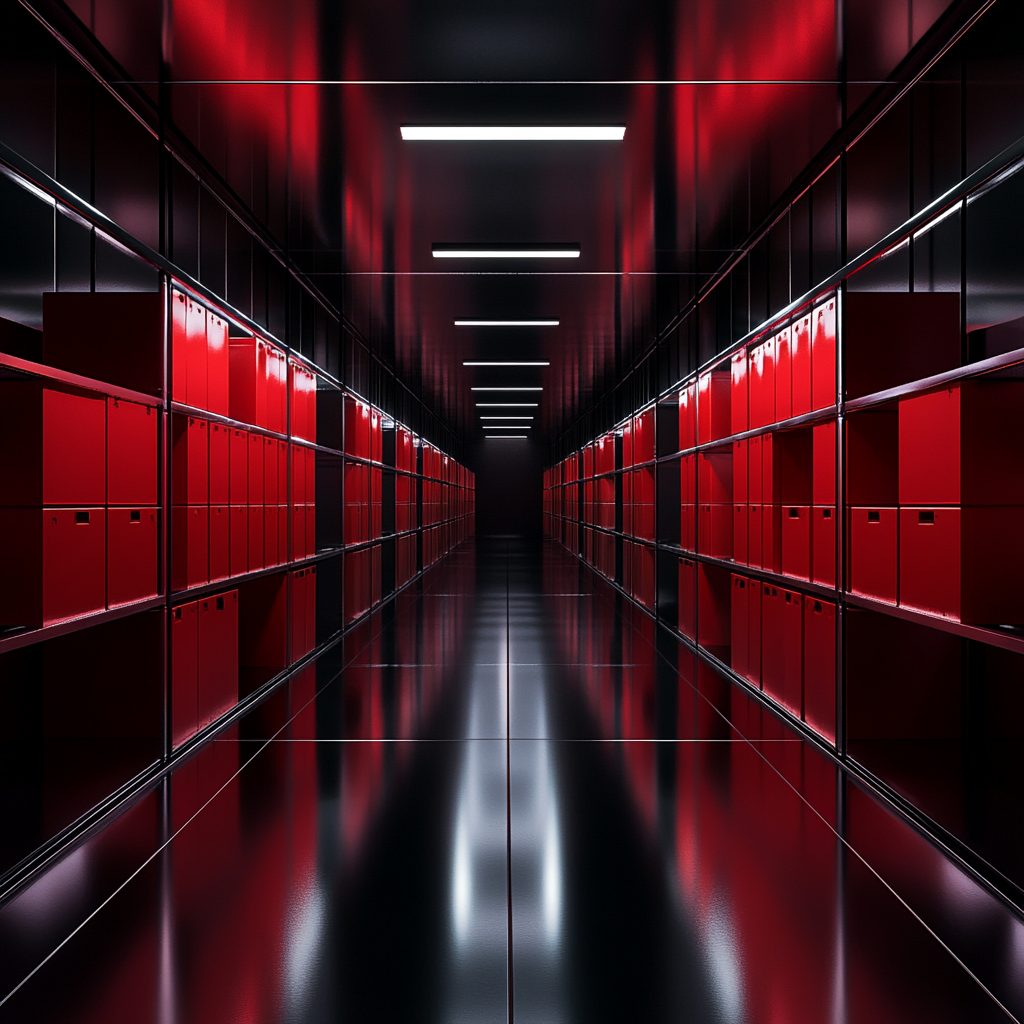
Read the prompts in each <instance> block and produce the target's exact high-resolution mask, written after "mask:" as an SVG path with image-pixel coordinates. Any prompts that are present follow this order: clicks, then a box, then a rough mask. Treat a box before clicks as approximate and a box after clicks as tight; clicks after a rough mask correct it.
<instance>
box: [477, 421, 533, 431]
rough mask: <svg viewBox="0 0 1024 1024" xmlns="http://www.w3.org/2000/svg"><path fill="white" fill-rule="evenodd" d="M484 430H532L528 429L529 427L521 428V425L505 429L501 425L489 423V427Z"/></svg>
mask: <svg viewBox="0 0 1024 1024" xmlns="http://www.w3.org/2000/svg"><path fill="white" fill-rule="evenodd" d="M483 429H484V430H530V429H531V428H530V427H527V426H520V425H519V424H516V425H515V426H512V425H511V424H510V425H509V426H507V427H503V426H502V425H501V424H500V423H488V424H487V426H486V427H484V428H483Z"/></svg>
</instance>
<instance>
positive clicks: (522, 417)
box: [480, 416, 533, 420]
mask: <svg viewBox="0 0 1024 1024" xmlns="http://www.w3.org/2000/svg"><path fill="white" fill-rule="evenodd" d="M480 419H482V420H532V419H533V417H532V416H481V417H480Z"/></svg>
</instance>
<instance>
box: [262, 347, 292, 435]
mask: <svg viewBox="0 0 1024 1024" xmlns="http://www.w3.org/2000/svg"><path fill="white" fill-rule="evenodd" d="M266 426H267V428H268V429H270V430H276V431H277V432H278V433H279V434H283V433H285V432H286V431H287V430H288V359H287V356H285V354H284V352H282V351H281V350H280V349H279V348H278V347H277V346H276V345H268V346H267V422H266Z"/></svg>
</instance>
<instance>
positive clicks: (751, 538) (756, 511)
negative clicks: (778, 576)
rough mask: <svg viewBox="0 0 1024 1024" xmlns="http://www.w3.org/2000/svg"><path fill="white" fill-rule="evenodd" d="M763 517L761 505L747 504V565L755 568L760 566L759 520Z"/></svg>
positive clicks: (760, 538)
mask: <svg viewBox="0 0 1024 1024" xmlns="http://www.w3.org/2000/svg"><path fill="white" fill-rule="evenodd" d="M770 507H771V506H769V508H770ZM763 518H764V506H763V505H754V504H750V505H748V506H747V565H751V566H753V567H754V568H755V569H760V568H761V567H762V566H761V562H762V546H763V538H762V536H761V533H762V527H761V520H762V519H763Z"/></svg>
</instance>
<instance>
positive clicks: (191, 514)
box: [171, 505, 210, 590]
mask: <svg viewBox="0 0 1024 1024" xmlns="http://www.w3.org/2000/svg"><path fill="white" fill-rule="evenodd" d="M171 530H172V535H171V539H172V547H173V561H172V565H171V586H172V587H173V588H174V589H175V590H187V589H188V588H189V587H198V586H201V585H202V584H204V583H209V582H210V561H209V557H210V510H209V507H208V506H207V505H179V506H175V507H174V508H173V509H172V510H171Z"/></svg>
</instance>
